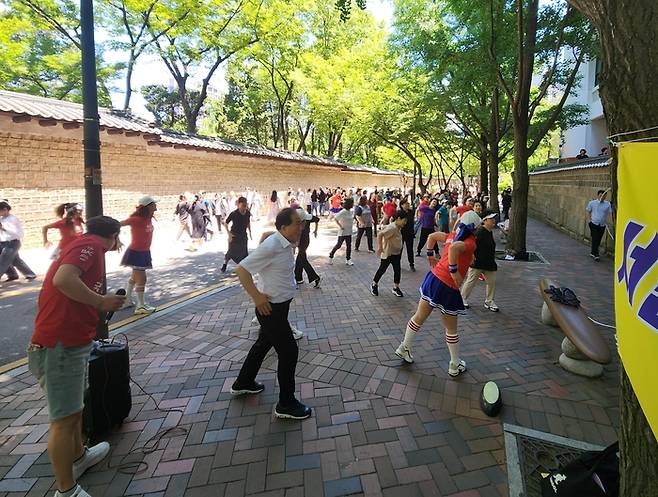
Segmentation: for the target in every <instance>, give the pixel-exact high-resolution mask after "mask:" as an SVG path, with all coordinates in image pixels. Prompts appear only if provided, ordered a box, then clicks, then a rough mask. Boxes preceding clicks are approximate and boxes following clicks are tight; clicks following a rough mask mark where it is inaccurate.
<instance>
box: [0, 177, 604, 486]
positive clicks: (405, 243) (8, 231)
mask: <svg viewBox="0 0 658 497" xmlns="http://www.w3.org/2000/svg"><path fill="white" fill-rule="evenodd" d="M509 193H510V192H509V191H506V192H503V201H502V207H503V214H502V215H503V218H506V217H507V216H508V212H509V206H510V202H509V200H506V199H505V196H506V195H509ZM598 197H599V198H598V199H597V201H592V203H590V204H589V205H588V208H587V212H588V221H589V222H590V227H591V229H592V232H593V233H595V231H594V230H595V229H596V230H597V231H596V233H599V232H600V231H601V226H602V225H603V226H604V225H605V220H606V217H607V215H608V213H609V203H607V202H606V201H605V192H603V191H600V192H599V196H598ZM510 199H511V196H510ZM487 201H488V198H487V197H486V195H483V194H478V195H473V196H470V195H468V193H467V192H465V193H464V194H463V195H462V197H461V198H460V196H459V194H458V192H457V191H456V190H452V191H448V190H444V191H441V192H437V193H435V194H430V193H424V194H422V195H421V194H417V195H411V194H406V193H404V192H402V191H401V190H380V189H378V188H373V189H370V191H369V190H368V189H351V190H345V189H341V188H332V189H330V188H318V189H307V190H306V191H302V190H297V191H295V192H293V191H292V189H290V190H289V191H287V192H286V193H285V194H284V195H282V196H280V195H279V193H278V192H277V191H273V192H272V193H271V195H270V197H269V199H268V201H266V202H263V201H262V196H261V195H260V194H259V193H258V192H255V191H253V190H247V191H246V192H244V194H236V193H234V192H231V193H230V194H229V195H227V194H225V193H221V194H215V195H211V194H206V193H199V194H196V195H190V194H182V195H181V196H180V198H179V202H178V204H177V206H176V209H175V212H174V216H175V218H177V219H178V222H179V229H178V233H177V236H176V238H180V236H182V234H183V233H185V232H187V233H188V235H189V236H190V238H191V239H192V245H191V246H190V247H191V250H194V249H195V248H197V247H198V245H200V244H201V243H203V240H205V239H206V237H212V236H213V234H214V231H215V225H214V224H213V220H214V221H215V223H216V230H217V231H218V232H221V231H222V230H223V229H225V230H226V232H227V233H228V247H227V250H226V252H225V256H224V259H223V264H222V266H221V271H223V272H224V271H227V267H228V263H229V262H230V261H233V262H234V263H235V264H237V266H236V268H235V272H236V274H237V276H238V278H239V280H240V283H241V284H242V287H243V288H244V290H245V291H246V293H247V294H248V295H249V297H250V298H251V300H252V301H253V304H254V307H255V319H256V321H257V323H258V324H259V326H260V330H259V334H258V339H257V340H256V341H255V343H254V344H253V345H252V347H251V349H250V350H249V352H248V354H247V356H246V358H245V360H244V363H243V365H242V367H241V369H240V372H239V374H238V377H237V378H236V380H235V381H234V383H233V384H232V386H231V389H230V391H231V393H232V394H234V395H249V394H258V393H260V392H262V391H263V390H264V388H265V387H264V385H263V384H261V383H259V382H258V381H257V380H256V378H257V375H258V372H259V369H260V367H261V365H262V363H263V360H264V359H265V357H266V355H267V353H268V352H269V351H270V349H272V348H274V349H275V351H276V354H277V356H278V366H277V379H278V383H279V388H280V393H279V400H278V402H277V404H276V406H275V409H274V412H275V414H276V416H277V417H280V418H287V419H296V420H301V419H305V418H308V417H309V416H311V414H312V411H311V408H310V407H308V406H306V405H304V404H302V403H301V402H299V400H297V399H296V397H295V369H296V365H297V358H298V346H297V343H296V339H297V338H299V336H298V335H297V334H296V333H295V331H296V330H294V329H293V327H292V326H291V325H290V322H289V320H288V314H289V310H290V305H291V302H292V300H293V298H294V296H295V294H296V291H297V289H298V288H299V286H300V285H302V284H304V274H305V275H306V280H307V281H308V283H309V284H312V285H313V287H314V288H319V287H320V283H321V280H322V278H321V276H320V275H319V274H318V273H317V272H316V270H315V269H314V268H313V265H312V264H311V261H309V259H308V257H307V253H306V252H307V249H308V247H309V244H310V240H311V229H313V234H314V236H317V233H318V227H319V224H320V221H321V219H322V218H327V219H326V221H325V225H328V226H329V227H331V224H332V223H333V224H334V225H335V226H336V230H337V240H336V243H335V245H334V246H333V248H332V249H331V251H330V252H329V254H328V261H329V264H332V263H333V262H334V260H335V257H336V254H337V253H338V251H339V250H341V249H342V247H343V246H345V263H346V264H347V265H348V266H353V265H354V262H353V261H352V236H353V234H354V230H355V226H356V240H355V243H354V251H360V250H361V242H362V240H363V237H364V236H365V238H366V244H367V248H368V252H369V253H371V254H374V256H375V257H377V258H378V259H379V266H378V268H377V270H376V272H375V274H374V275H373V279H372V283H370V292H371V294H372V295H373V296H374V297H378V296H379V294H380V288H379V287H380V283H381V281H382V278H383V277H384V276H385V274H386V273H387V271H388V268H389V267H390V266H392V267H393V284H392V288H391V291H392V293H393V295H395V296H396V297H404V294H403V292H402V290H401V288H400V282H401V277H402V267H401V266H402V263H401V261H402V255H403V251H404V249H405V248H406V251H407V260H408V263H409V270H410V271H416V260H417V258H419V257H425V258H426V260H427V263H428V266H429V271H428V272H427V274H426V275H425V277H424V278H423V281H422V284H421V286H420V298H419V300H418V305H417V308H416V311H415V313H414V314H413V316H411V317H410V319H409V320H408V321H407V325H406V329H405V330H404V335H403V339H402V341H401V343H400V345H399V346H398V347H397V348H396V349H395V351H392V353H395V355H397V356H398V357H400V358H401V359H402V360H403V361H405V362H407V363H412V362H414V357H413V350H412V345H413V341H414V339H415V336H416V334H417V333H418V332H419V331H420V329H421V328H422V326H423V325H424V323H425V321H426V320H427V318H428V317H429V316H430V314H431V313H432V312H433V311H434V310H435V309H436V310H438V311H439V312H440V313H441V316H442V321H443V326H444V338H445V342H446V346H447V349H448V351H449V354H450V360H449V363H448V365H447V374H448V375H449V376H450V377H456V376H459V375H460V374H462V373H463V372H464V371H466V362H465V361H464V360H463V358H462V357H461V355H460V343H459V342H460V335H459V330H458V316H459V315H460V314H463V313H464V312H465V311H466V309H467V308H469V307H470V305H469V301H468V299H469V297H470V295H471V292H472V290H473V287H474V285H475V284H477V281H478V279H483V280H484V282H485V284H486V296H485V300H484V307H485V308H486V309H488V310H489V311H492V312H497V311H498V310H499V308H498V306H497V305H496V303H495V301H494V296H495V286H496V270H497V264H496V258H495V249H496V244H495V241H494V236H493V230H494V228H495V226H496V221H497V218H498V217H499V213H497V212H492V211H489V210H486V209H485V206H486V204H487ZM158 202H159V199H157V198H155V197H152V196H144V197H142V198H140V199H139V200H138V201H137V205H136V208H135V210H134V212H132V213H131V214H130V215H129V216H128V217H126V218H125V219H124V220H122V221H119V220H116V219H113V218H111V217H107V216H98V217H94V218H91V219H88V220H87V221H86V223H85V220H84V219H83V216H82V208H81V206H80V205H79V204H76V203H66V204H62V205H59V206H57V208H56V210H55V212H56V216H57V220H56V221H54V222H53V223H50V224H48V225H46V226H44V227H43V230H42V233H43V242H44V245H46V246H50V244H51V243H50V241H49V239H48V233H49V231H50V230H59V232H60V241H59V244H58V247H57V249H56V251H55V253H54V254H53V259H54V260H53V262H52V264H51V266H50V268H49V270H48V273H47V274H46V276H45V278H44V282H43V287H42V290H41V293H40V295H39V300H38V310H37V317H36V320H35V327H34V334H33V336H32V339H31V342H30V344H29V346H28V362H29V369H30V371H31V372H32V374H33V375H34V376H35V377H36V378H37V379H38V381H39V384H40V385H41V387H42V388H43V390H44V392H45V394H46V398H47V404H48V413H49V420H50V431H49V438H48V454H49V457H50V460H51V463H52V465H53V468H54V472H55V477H56V481H57V490H56V492H55V495H56V496H58V497H63V496H66V497H69V496H77V497H85V496H88V495H89V494H88V493H86V492H85V491H84V490H83V489H82V488H81V487H80V486H79V485H78V483H77V480H78V478H79V477H80V475H82V473H84V471H85V470H86V469H87V468H89V467H91V466H93V465H94V464H96V463H98V462H99V461H101V460H102V459H104V458H105V457H106V456H107V454H108V453H109V444H108V443H107V442H101V443H99V444H97V445H94V446H93V447H86V446H84V445H83V442H82V438H81V418H82V409H83V393H84V388H85V379H84V378H85V371H86V368H87V361H88V357H89V353H90V349H91V346H92V341H93V339H94V336H95V333H96V325H97V323H98V320H99V311H101V312H111V311H115V310H118V309H120V308H122V307H124V308H125V307H132V306H134V307H135V313H136V314H149V313H151V312H153V311H154V310H155V309H154V308H153V307H151V306H149V305H148V304H147V303H146V301H145V296H144V295H145V290H146V283H147V277H146V273H147V271H148V270H149V269H151V268H152V258H151V244H152V240H153V232H154V225H153V217H154V214H155V213H156V212H157V210H158ZM10 211H11V206H10V205H9V203H8V202H6V201H0V274H3V273H5V272H7V271H10V273H8V274H11V271H12V270H14V268H15V269H17V270H19V271H20V272H22V273H23V274H24V276H25V277H26V278H29V279H31V278H34V277H36V275H35V274H34V273H33V272H32V271H31V270H30V269H29V267H27V265H26V264H25V263H24V261H22V260H21V259H20V257H19V256H18V249H19V248H20V241H21V238H22V227H21V224H20V221H19V220H18V219H17V218H16V217H15V216H13V215H11V212H10ZM261 216H263V217H264V218H265V221H264V223H265V225H266V226H267V227H269V228H270V231H266V232H265V233H263V235H262V237H261V240H260V243H259V245H258V246H257V247H256V248H255V249H254V250H252V251H251V253H249V250H248V240H249V239H251V221H252V219H254V220H258V219H260V218H261ZM123 227H129V229H130V232H131V243H130V244H129V246H128V247H126V248H125V251H124V254H123V257H122V261H121V264H122V265H123V266H126V267H127V268H129V269H130V274H129V277H128V281H127V285H126V295H123V296H122V295H114V294H107V295H104V294H103V278H104V273H105V259H104V254H105V252H107V251H111V250H119V249H121V248H122V243H121V241H120V238H119V235H120V232H121V229H122V228H123ZM85 229H86V232H85ZM416 238H417V239H418V241H417V242H416ZM599 241H600V239H599V240H598V241H596V243H595V241H594V240H593V246H592V256H593V257H594V256H595V254H596V257H598V242H599ZM595 245H596V246H595ZM295 252H296V256H295ZM256 275H258V278H257V279H254V277H255V276H256ZM133 296H134V297H135V299H136V302H133Z"/></svg>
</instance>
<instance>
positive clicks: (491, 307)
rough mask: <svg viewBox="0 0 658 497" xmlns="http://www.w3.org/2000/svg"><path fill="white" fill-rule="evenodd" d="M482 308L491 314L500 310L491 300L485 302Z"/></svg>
mask: <svg viewBox="0 0 658 497" xmlns="http://www.w3.org/2000/svg"><path fill="white" fill-rule="evenodd" d="M484 307H486V308H487V309H489V310H490V311H491V312H498V311H499V310H500V309H499V308H498V306H497V305H496V303H495V302H494V301H493V300H492V301H491V302H485V303H484Z"/></svg>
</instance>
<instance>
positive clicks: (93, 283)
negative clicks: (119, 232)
mask: <svg viewBox="0 0 658 497" xmlns="http://www.w3.org/2000/svg"><path fill="white" fill-rule="evenodd" d="M105 250H106V249H105V246H104V245H103V240H102V239H101V238H100V237H98V236H96V235H82V236H80V237H78V238H77V239H76V240H74V241H72V242H71V243H69V244H68V245H67V246H66V247H65V248H64V250H62V254H61V255H60V256H59V259H57V260H56V261H54V262H53V263H52V264H51V265H50V269H48V274H46V278H45V280H44V282H43V287H42V288H41V293H39V303H38V309H37V317H36V320H35V322H34V334H33V335H32V343H36V344H39V345H42V346H44V347H55V346H56V345H57V342H62V345H64V347H80V346H82V345H86V344H88V343H89V342H91V341H92V340H93V339H94V336H96V324H97V323H98V311H97V310H96V309H95V308H94V307H93V306H91V305H86V304H81V303H80V302H76V301H74V300H71V299H70V298H68V297H67V296H66V295H64V294H63V293H62V292H61V291H59V290H58V289H57V288H56V287H55V285H54V284H53V277H54V276H55V273H56V272H57V270H58V269H59V267H60V266H61V265H62V264H72V265H74V266H76V267H77V268H80V269H81V270H82V274H81V275H80V279H81V280H82V281H83V283H84V284H85V285H86V286H87V287H88V288H89V289H91V290H93V291H94V292H96V293H98V294H99V295H100V294H101V291H102V290H103V277H104V275H105Z"/></svg>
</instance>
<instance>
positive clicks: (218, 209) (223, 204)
mask: <svg viewBox="0 0 658 497" xmlns="http://www.w3.org/2000/svg"><path fill="white" fill-rule="evenodd" d="M213 215H214V216H215V220H216V221H217V232H218V233H221V232H222V224H223V220H224V219H226V216H227V215H228V202H227V200H226V192H224V193H222V194H221V195H220V194H219V193H217V194H215V210H214V211H213Z"/></svg>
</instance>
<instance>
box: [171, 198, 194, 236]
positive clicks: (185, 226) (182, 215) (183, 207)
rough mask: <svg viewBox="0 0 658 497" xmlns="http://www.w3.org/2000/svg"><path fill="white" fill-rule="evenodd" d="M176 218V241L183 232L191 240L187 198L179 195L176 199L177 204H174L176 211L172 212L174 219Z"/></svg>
mask: <svg viewBox="0 0 658 497" xmlns="http://www.w3.org/2000/svg"><path fill="white" fill-rule="evenodd" d="M176 216H178V223H179V226H178V233H177V234H176V240H180V237H181V235H182V234H183V233H184V232H185V233H187V236H189V237H190V238H192V232H191V231H190V225H189V219H190V205H189V204H188V202H187V197H186V196H185V195H180V196H179V197H178V204H176V209H175V210H174V218H175V217H176Z"/></svg>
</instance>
